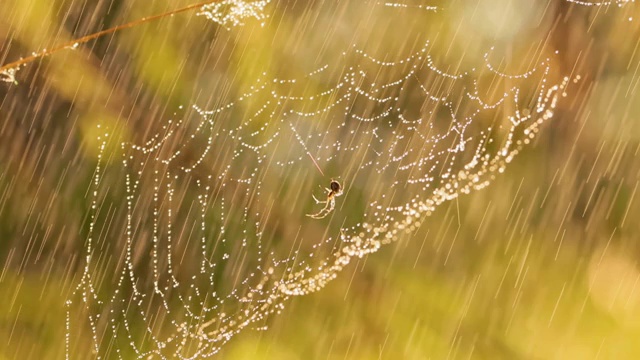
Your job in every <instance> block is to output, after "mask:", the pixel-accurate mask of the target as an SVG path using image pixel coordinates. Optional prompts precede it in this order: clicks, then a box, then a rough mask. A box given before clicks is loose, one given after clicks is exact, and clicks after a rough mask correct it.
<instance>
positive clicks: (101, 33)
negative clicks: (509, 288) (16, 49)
mask: <svg viewBox="0 0 640 360" xmlns="http://www.w3.org/2000/svg"><path fill="white" fill-rule="evenodd" d="M218 1H220V0H214V1H211V0H209V1H205V2H201V3H198V4H191V5H189V6H186V7H183V8H180V9H177V10H171V11H168V12H165V13H162V14H158V15H153V16H149V17H143V18H141V19H138V20H135V21H132V22H129V23H126V24H122V25H118V26H114V27H112V28H109V29H106V30H102V31H98V32H97V33H93V34H90V35H87V36H83V37H81V38H79V39H75V40H71V41H68V42H66V43H64V44H61V45H58V46H55V47H53V48H50V49H44V50H41V51H40V52H38V53H36V54H33V55H31V56H28V57H26V58H22V59H20V60H17V61H14V62H11V63H8V64H5V65H2V66H1V67H0V72H2V71H6V70H9V69H15V68H18V67H20V66H22V65H24V64H27V63H30V62H32V61H34V60H37V59H39V58H41V57H44V56H47V55H51V54H54V53H56V52H58V51H60V50H64V49H70V48H72V47H74V46H76V44H84V43H86V42H88V41H91V40H93V39H97V38H99V37H101V36H104V35H108V34H113V33H115V32H117V31H120V30H123V29H128V28H132V27H134V26H138V25H140V24H144V23H147V22H151V21H154V20H158V19H162V18H163V17H166V16H171V15H174V14H178V13H182V12H185V11H189V10H193V9H199V8H201V7H203V6H205V5H209V4H212V3H215V2H218Z"/></svg>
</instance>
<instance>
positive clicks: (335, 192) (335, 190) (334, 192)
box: [307, 179, 342, 219]
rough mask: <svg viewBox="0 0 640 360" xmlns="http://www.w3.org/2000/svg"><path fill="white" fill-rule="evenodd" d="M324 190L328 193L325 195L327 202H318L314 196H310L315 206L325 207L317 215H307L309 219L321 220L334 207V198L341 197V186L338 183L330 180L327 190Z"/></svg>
mask: <svg viewBox="0 0 640 360" xmlns="http://www.w3.org/2000/svg"><path fill="white" fill-rule="evenodd" d="M326 190H327V191H328V192H329V193H328V194H327V200H324V201H322V200H318V199H317V198H316V197H315V196H313V195H311V196H312V197H313V200H315V201H316V204H325V205H324V207H323V208H322V210H320V211H318V212H317V213H315V214H307V216H308V217H311V218H314V219H322V218H324V217H326V216H327V215H329V213H331V212H332V211H333V209H334V208H335V207H336V196H340V195H342V186H341V185H340V183H339V182H337V181H335V180H333V179H331V183H330V184H329V188H328V189H326Z"/></svg>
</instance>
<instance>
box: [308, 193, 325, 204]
mask: <svg viewBox="0 0 640 360" xmlns="http://www.w3.org/2000/svg"><path fill="white" fill-rule="evenodd" d="M311 197H312V198H313V200H315V201H316V204H326V203H327V201H326V200H325V201H322V200H318V198H316V197H315V195H311Z"/></svg>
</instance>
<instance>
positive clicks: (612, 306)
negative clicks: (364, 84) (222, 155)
mask: <svg viewBox="0 0 640 360" xmlns="http://www.w3.org/2000/svg"><path fill="white" fill-rule="evenodd" d="M188 3H189V2H188V1H185V0H179V1H175V0H173V1H169V0H153V1H149V2H140V1H130V0H114V1H95V2H73V1H62V0H59V1H47V0H5V1H2V3H1V4H0V14H3V16H2V17H1V19H0V39H2V40H1V41H0V60H1V61H0V62H1V63H6V62H8V61H11V60H13V59H15V58H17V57H19V56H22V55H24V54H28V53H30V52H31V51H36V50H37V49H41V48H44V47H47V46H51V45H52V44H55V43H59V42H63V41H66V40H69V39H72V38H76V37H79V36H82V35H85V34H88V33H92V32H95V31H99V30H101V29H104V28H107V27H110V26H113V25H115V24H120V23H125V22H127V21H131V20H135V19H137V18H141V17H143V16H147V15H151V14H155V13H159V12H162V11H166V10H167V9H172V8H178V7H180V6H183V5H187V4H188ZM527 3H528V2H527ZM429 5H440V6H442V8H443V9H445V10H447V11H440V12H438V13H437V14H431V13H427V12H424V11H417V10H390V9H388V8H385V7H383V6H379V5H377V3H374V2H334V3H331V2H309V3H306V2H296V1H282V2H279V3H274V4H272V6H271V7H270V8H269V11H271V12H272V14H273V15H272V19H271V20H270V21H269V22H268V23H267V24H266V26H265V27H260V26H259V25H258V24H248V25H247V26H245V27H242V28H238V29H235V28H234V29H232V30H229V31H227V30H225V29H223V28H220V27H218V26H216V25H215V24H212V23H209V22H207V21H206V20H205V19H203V18H199V17H196V16H194V14H182V15H179V16H175V17H171V18H167V19H162V20H160V21H158V22H155V23H149V24H144V25H141V26H139V27H136V28H133V29H130V30H126V31H124V32H121V33H117V34H115V35H109V36H106V37H104V38H101V39H99V40H97V41H95V42H94V43H90V44H88V46H86V47H85V46H83V47H81V48H80V49H78V50H75V51H67V52H64V53H60V54H56V55H54V56H51V57H48V58H46V59H42V60H41V61H38V62H36V63H33V64H30V65H29V66H28V67H26V68H25V69H23V70H22V71H21V72H20V85H18V86H17V87H16V86H12V85H3V87H2V88H1V89H0V104H1V105H0V236H1V238H0V264H1V265H2V266H0V290H1V292H0V293H1V296H0V359H54V358H61V357H62V356H63V354H64V326H65V321H64V311H65V309H64V302H65V301H66V299H67V298H68V296H69V293H70V290H71V289H72V288H73V286H74V284H75V283H76V282H77V281H78V276H79V275H80V274H81V272H82V267H83V258H82V254H83V246H84V242H85V239H86V232H87V229H86V227H87V209H88V207H89V200H88V197H87V196H86V194H87V191H88V190H87V189H88V188H89V182H90V179H91V174H92V173H93V171H94V169H95V165H96V161H97V159H96V157H97V154H98V152H97V151H96V150H97V148H98V147H99V143H98V142H97V141H96V138H97V134H96V132H95V131H96V130H95V129H96V125H97V124H102V126H103V129H104V128H107V129H109V130H108V131H110V132H111V134H112V140H111V141H110V143H109V146H108V149H107V151H106V158H107V159H106V160H107V162H110V163H113V162H115V161H117V159H118V157H117V156H118V154H119V151H120V149H119V147H118V144H119V142H120V141H123V140H131V141H139V140H142V139H145V137H146V136H148V135H149V133H152V132H153V129H157V128H158V126H159V124H160V122H161V121H164V120H166V119H169V118H172V117H174V116H176V115H174V113H175V112H176V111H177V110H176V109H177V108H178V107H179V106H180V105H186V106H188V105H190V104H194V103H196V104H206V105H208V106H209V105H211V106H213V105H215V104H220V103H223V102H224V101H226V100H228V99H233V98H235V97H237V96H238V95H239V94H241V93H242V92H243V91H245V90H246V89H247V88H248V87H249V86H250V85H251V84H253V82H254V81H255V79H256V78H259V77H260V76H261V74H262V73H263V72H268V73H269V74H273V73H276V74H278V76H279V77H282V78H286V77H295V76H298V75H300V74H301V73H305V72H308V71H309V70H312V69H314V68H315V67H317V66H319V65H322V64H325V63H332V62H334V61H335V60H336V59H338V58H342V56H343V55H342V51H344V49H347V48H348V47H349V46H350V45H351V44H353V43H357V44H359V45H361V46H362V47H363V48H364V49H365V50H366V51H369V52H372V53H378V54H388V56H389V58H393V57H394V54H406V53H409V52H410V51H409V50H411V49H412V48H413V47H414V46H415V45H414V44H416V43H420V42H421V41H424V40H425V39H426V38H432V39H433V44H434V47H435V49H436V50H434V51H435V53H436V54H437V56H436V60H437V62H438V63H439V65H442V67H443V68H445V69H447V70H451V71H453V70H456V69H465V68H470V67H473V66H477V65H474V64H477V63H478V62H479V61H480V62H481V61H482V54H484V52H485V51H486V49H487V47H488V46H491V45H495V46H496V47H499V48H501V49H502V50H505V49H506V51H505V53H507V54H511V55H510V56H505V58H504V59H503V62H504V63H505V64H507V65H504V64H503V65H504V66H505V67H506V69H510V68H509V66H512V67H513V68H514V69H521V68H523V67H525V68H526V66H527V65H528V64H529V63H531V62H533V60H532V59H531V56H532V54H534V53H535V54H537V55H540V54H551V53H553V52H554V51H555V50H559V52H560V54H559V57H558V60H556V61H557V63H555V64H553V65H554V66H555V68H556V69H560V70H558V74H556V75H557V76H558V77H559V76H562V75H565V73H564V72H567V73H571V74H573V75H576V74H581V75H582V76H583V78H584V81H582V82H581V83H580V86H579V87H577V88H576V89H575V90H574V91H575V92H574V93H571V94H569V97H568V98H567V99H566V100H565V102H564V103H562V104H561V105H560V111H559V112H558V114H557V116H556V118H555V119H554V120H553V122H552V123H551V124H550V125H549V126H547V127H546V128H545V133H544V134H543V135H542V136H541V137H540V138H539V140H538V141H537V143H536V144H535V145H534V146H532V147H531V148H529V149H527V150H526V151H525V152H524V154H523V155H522V156H521V157H519V158H518V159H517V160H516V162H515V163H514V164H513V165H512V166H511V167H510V168H509V169H508V170H507V173H506V174H505V175H502V176H500V177H498V179H497V180H496V182H495V183H494V184H493V185H492V186H490V187H489V188H488V189H486V190H484V191H481V192H478V193H474V194H471V195H469V196H466V197H462V198H460V199H459V201H455V202H452V203H449V204H447V205H446V206H445V207H443V208H440V209H439V210H438V211H437V212H436V214H434V215H433V216H432V217H431V218H429V219H427V221H425V222H424V225H423V226H422V227H421V228H420V229H419V230H418V231H417V232H415V233H414V234H411V236H407V237H406V239H404V240H403V241H402V242H400V243H397V244H394V245H392V246H391V247H389V248H386V249H384V250H383V251H381V252H379V253H377V254H374V255H372V256H370V257H367V258H365V259H362V260H361V261H360V262H359V263H357V264H352V265H351V266H350V268H349V270H348V272H347V273H345V274H343V276H341V277H340V278H339V279H338V280H336V281H335V283H333V284H331V285H329V286H328V287H327V288H326V289H324V290H323V291H321V292H319V293H317V294H314V295H310V296H307V297H304V298H299V299H294V300H293V301H292V302H291V304H290V305H289V306H288V307H287V308H286V309H285V310H284V313H283V314H282V315H280V316H277V317H275V318H273V319H271V320H270V321H271V324H270V328H269V330H267V331H264V332H252V331H248V332H245V333H243V334H241V335H240V336H239V337H237V338H236V339H234V340H233V341H232V342H231V343H230V344H229V346H228V347H227V348H225V349H224V350H223V353H222V355H221V357H222V358H229V359H300V358H305V359H327V358H330V359H333V358H336V359H337V358H350V359H378V358H386V359H397V358H407V359H425V358H432V359H445V358H452V359H458V358H460V359H466V358H473V359H583V358H596V357H597V358H602V359H634V358H638V357H640V344H639V343H638V342H637V339H638V337H639V336H640V321H638V319H640V295H638V294H640V290H637V289H636V284H637V280H638V279H639V277H640V272H639V270H638V266H637V262H638V259H640V253H639V252H638V251H639V250H640V249H639V246H638V243H637V238H638V236H637V234H638V233H639V230H640V229H639V224H638V222H637V218H638V216H640V205H639V203H640V202H639V199H638V198H639V197H640V195H638V194H637V190H638V182H639V176H640V175H639V174H640V172H639V166H638V164H639V162H638V160H637V156H638V152H639V149H640V136H639V134H640V126H639V122H638V117H640V108H638V105H637V104H640V99H638V92H637V87H638V84H639V82H640V81H639V79H640V78H639V77H638V74H637V69H638V68H640V59H639V56H640V55H639V54H638V53H637V51H636V50H637V44H638V43H640V36H639V34H638V33H639V32H640V21H639V20H640V10H639V9H638V7H637V6H634V5H633V4H630V5H628V6H624V7H621V8H618V7H605V8H582V7H579V6H576V5H571V4H569V3H567V2H565V1H560V0H558V1H550V2H548V3H540V4H537V3H536V4H534V3H528V4H527V6H526V8H521V7H519V6H524V5H523V2H522V1H515V0H514V1H506V0H505V1H500V2H498V3H493V4H492V3H491V2H489V1H488V0H482V1H479V2H475V1H461V2H456V3H455V4H450V5H449V4H447V3H446V2H440V3H438V4H432V3H430V4H429ZM628 19H630V21H629V20H628ZM636 19H638V20H636ZM533 48H535V49H537V50H536V51H533V50H532V49H533ZM398 57H402V56H398ZM563 71H564V72H563ZM337 76H338V75H337V74H327V75H326V77H324V78H321V80H314V81H315V82H313V81H310V82H309V83H308V84H307V87H305V88H304V92H305V94H314V93H317V92H318V89H323V88H324V87H325V86H326V85H327V84H330V83H331V82H332V81H333V80H335V78H336V77H337ZM323 81H324V83H323ZM483 81H487V82H490V81H491V79H483ZM523 90H524V91H529V92H533V91H534V89H523ZM263 100H264V99H256V104H258V103H261V102H262V101H263ZM314 105H315V106H317V104H311V106H310V107H313V106H314ZM238 111H239V112H242V111H250V109H241V110H238ZM184 112H187V110H185V111H184ZM180 115H182V114H180ZM487 121H488V120H487ZM256 126H257V125H256ZM331 170H332V171H335V172H337V170H336V169H331ZM105 181H109V179H107V180H105ZM276 181H281V182H282V183H280V182H278V183H277V184H275V182H276ZM287 181H288V180H287V179H281V180H277V179H276V180H273V182H274V186H276V185H279V186H280V185H282V184H285V186H284V187H287V185H288V184H289V183H288V182H287ZM114 186H117V185H116V184H114ZM356 186H360V187H361V189H360V190H359V191H360V192H356V193H354V194H353V196H354V199H355V200H354V202H355V203H358V201H360V202H363V201H365V200H363V199H364V195H363V194H364V193H366V191H367V190H369V189H371V188H374V187H375V184H359V185H354V187H356ZM309 188H311V185H309V186H308V188H306V189H301V190H300V191H306V190H307V189H309ZM283 191H284V190H283ZM118 201H122V200H118V199H117V198H115V197H114V199H113V200H112V201H111V204H113V206H114V208H118V209H121V207H122V203H118ZM279 206H281V207H282V208H283V211H284V208H287V207H288V201H287V199H285V200H284V201H283V204H281V205H279ZM114 211H115V210H114ZM344 215H345V216H347V217H349V216H350V215H349V214H344ZM296 221H297V220H296ZM240 226H241V225H237V228H236V229H235V231H239V230H238V228H239V227H240ZM232 228H233V227H232ZM295 228H296V224H295V223H291V224H286V225H283V229H280V230H279V231H280V233H279V234H280V237H279V238H280V239H281V241H282V242H283V245H282V246H283V247H286V246H287V245H290V242H291V241H293V240H292V239H290V238H291V236H289V235H291V231H292V230H291V229H295ZM318 231H323V229H321V228H319V229H318ZM106 244H108V245H106V247H105V248H104V249H103V251H104V254H105V255H104V256H105V257H104V258H103V259H101V261H100V262H99V264H101V265H104V266H105V268H106V269H107V270H105V271H104V273H103V275H104V276H105V278H103V279H102V280H103V281H105V282H107V283H108V282H109V281H110V280H111V279H110V278H109V277H108V275H109V274H108V271H109V270H108V269H110V268H109V264H110V262H111V261H116V260H114V259H112V258H111V257H112V256H115V255H114V254H118V244H117V243H116V242H115V241H114V242H113V243H109V241H106ZM220 276H223V275H222V274H221V275H220ZM105 291H106V290H105ZM72 311H73V312H74V313H73V316H72V318H74V319H77V318H81V317H82V316H83V314H82V310H81V309H75V308H73V309H72ZM76 311H77V313H76ZM138 330H139V329H138ZM72 336H73V337H74V339H75V340H76V341H77V345H76V347H74V348H73V349H72V355H73V356H72V358H74V359H75V358H78V359H81V358H90V355H88V354H90V352H89V351H90V350H89V347H90V344H91V338H90V334H89V333H87V332H82V331H76V332H74V333H73V334H72ZM127 356H129V355H127Z"/></svg>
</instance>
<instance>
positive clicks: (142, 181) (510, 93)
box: [66, 42, 570, 359]
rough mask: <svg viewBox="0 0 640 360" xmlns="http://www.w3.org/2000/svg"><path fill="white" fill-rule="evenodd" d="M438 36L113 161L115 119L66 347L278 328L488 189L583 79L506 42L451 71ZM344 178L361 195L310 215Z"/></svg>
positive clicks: (272, 83)
mask: <svg viewBox="0 0 640 360" xmlns="http://www.w3.org/2000/svg"><path fill="white" fill-rule="evenodd" d="M430 46H431V45H430V43H429V42H426V43H425V44H424V46H422V47H421V48H420V49H418V50H417V51H414V52H413V53H411V54H409V55H407V56H405V57H404V58H399V59H396V60H393V61H391V60H387V59H380V58H378V57H376V56H375V55H372V54H368V53H366V52H365V51H363V50H360V49H359V48H357V47H354V48H352V49H350V50H348V51H345V52H344V53H343V59H342V63H341V64H331V65H325V66H322V67H320V68H318V69H316V70H314V71H312V72H310V73H308V74H306V75H305V76H301V77H298V78H288V79H284V78H279V77H277V76H275V77H273V76H269V74H266V73H264V74H262V77H261V78H259V79H257V80H256V81H255V83H254V84H253V85H251V86H250V87H249V89H248V90H247V92H246V93H244V94H243V95H241V96H239V97H237V98H235V99H233V100H229V101H223V100H220V103H218V104H214V105H211V104H208V105H206V106H203V107H200V106H198V105H194V106H193V107H192V109H187V110H185V111H184V114H181V115H178V114H176V115H175V118H173V119H170V120H168V121H167V122H166V123H165V124H164V126H163V129H162V131H160V132H158V133H156V134H155V135H153V136H150V137H149V138H148V140H147V141H145V142H143V143H138V144H131V143H122V144H120V146H121V152H120V154H119V155H118V156H119V157H120V158H115V159H114V158H112V157H110V156H107V155H106V150H105V149H107V148H108V146H109V144H110V142H112V140H111V138H110V136H111V135H110V134H111V133H110V129H102V130H103V131H104V135H103V136H102V137H101V138H100V139H99V140H100V141H101V143H102V145H101V154H100V157H99V162H98V166H97V168H96V170H95V176H94V179H93V183H92V187H91V190H90V196H91V199H92V200H91V203H92V205H91V211H90V219H89V236H88V238H87V245H86V257H85V261H86V266H85V268H84V273H83V276H82V278H81V280H80V282H79V284H78V287H77V289H76V292H75V294H74V296H73V297H72V299H71V300H69V301H68V303H67V304H68V306H69V307H71V306H72V305H74V304H79V305H80V306H81V307H82V308H83V309H84V311H85V312H84V315H85V316H84V317H83V319H72V318H71V316H70V315H68V317H67V324H66V326H67V356H68V354H69V351H70V350H69V349H70V347H71V346H72V345H71V344H72V342H73V341H72V339H71V338H70V334H71V328H75V327H87V328H88V329H89V330H90V331H91V334H92V337H93V351H94V352H95V354H96V356H97V357H98V358H101V357H111V356H114V355H115V356H117V357H118V358H131V357H135V358H147V357H153V356H155V357H159V358H163V359H173V358H180V359H196V358H207V357H210V356H213V355H215V354H216V353H218V352H219V351H220V350H221V349H222V348H223V346H224V345H225V344H226V343H227V342H228V341H229V340H231V339H232V338H233V337H234V336H235V335H237V334H238V333H240V332H242V331H243V330H246V329H256V330H264V329H266V328H267V327H268V320H269V318H270V317H271V316H273V315H277V314H279V313H280V312H281V311H282V309H283V308H284V306H285V305H286V304H287V301H288V300H289V299H290V298H291V297H293V296H302V295H306V294H309V293H313V292H316V291H319V290H321V289H322V288H323V287H325V286H326V285H327V284H328V283H329V282H330V281H331V280H333V279H336V278H337V277H338V276H339V275H340V273H341V272H342V270H343V269H345V267H346V266H347V265H349V263H350V262H352V261H353V260H354V259H357V258H362V257H364V256H367V255H368V254H371V253H374V252H376V251H378V250H380V249H381V248H383V247H384V246H385V245H388V244H391V243H394V242H396V241H398V240H400V239H402V238H403V237H410V235H411V233H412V232H414V231H415V230H416V229H417V228H419V227H420V226H421V225H423V224H424V223H425V221H427V219H428V216H429V215H430V214H431V213H432V212H433V211H435V210H436V209H437V208H438V207H439V206H440V205H441V204H443V203H445V202H447V201H450V200H453V199H455V198H457V197H458V196H460V195H463V194H468V193H470V192H473V191H477V190H480V189H482V188H484V187H486V186H488V185H489V184H490V183H491V181H492V180H493V179H494V178H495V176H496V175H497V174H500V173H502V172H504V171H505V170H506V168H507V166H508V165H509V163H511V162H512V161H513V159H514V158H515V157H516V156H517V155H518V153H519V152H520V151H521V150H522V148H523V147H525V146H526V145H528V144H530V143H531V142H532V141H533V139H534V138H535V137H536V135H537V134H538V132H539V130H540V127H541V126H542V124H543V123H544V122H545V121H547V120H550V119H551V118H552V117H553V115H554V110H555V108H556V106H557V103H558V101H559V100H560V99H561V98H562V97H563V96H564V95H565V94H564V92H565V90H566V87H567V86H568V85H569V83H570V79H569V78H566V77H565V78H563V79H561V80H560V81H558V82H557V83H554V81H553V80H552V79H553V78H552V76H551V75H550V74H551V73H552V72H551V61H550V60H549V59H543V60H542V61H540V62H538V63H537V64H535V65H534V66H533V67H531V69H530V70H528V71H526V72H523V73H519V74H507V73H504V72H501V71H500V70H498V68H497V67H495V66H494V65H492V61H491V58H492V50H491V51H489V52H487V53H486V54H485V55H484V57H483V62H482V64H480V66H478V67H477V68H470V69H468V70H467V71H463V72H459V73H449V72H446V71H443V70H441V69H440V68H438V66H437V65H436V64H437V62H436V59H434V58H433V57H432V55H430ZM317 84H322V88H321V89H318V90H317V91H309V89H310V88H313V89H316V88H318V86H316V85H317ZM531 84H534V85H533V86H532V85H531ZM525 85H526V86H525ZM524 89H528V90H524ZM531 89H534V90H531ZM416 104H419V106H416ZM319 170H320V171H319ZM320 173H322V174H320ZM323 174H326V175H328V176H323ZM332 179H335V180H337V181H339V182H340V183H341V184H342V188H343V192H344V193H343V194H342V196H340V197H337V198H334V200H335V203H336V205H335V208H331V209H330V212H329V213H328V216H327V217H325V218H322V219H313V218H309V217H308V216H307V215H308V214H313V213H316V212H317V211H319V210H320V209H321V208H322V205H318V204H316V203H315V201H314V199H313V196H315V197H317V198H318V199H320V200H324V199H323V197H324V198H327V191H326V190H325V188H327V187H329V183H330V182H331V181H332ZM373 184H374V185H373ZM114 198H115V199H121V198H124V199H125V200H126V201H124V203H125V206H124V207H123V208H118V207H117V206H116V205H114V203H115V202H114V201H113V200H112V199H114ZM304 199H306V200H304ZM327 200H328V199H327ZM114 224H115V225H114ZM109 238H117V239H123V241H122V247H121V248H119V249H116V250H115V251H112V252H113V253H116V254H121V255H122V256H121V257H120V258H119V259H117V261H111V260H110V259H107V258H106V257H105V256H103V254H104V253H105V251H104V249H105V247H108V246H110V245H109V242H108V241H107V240H106V239H109ZM114 246H118V245H114ZM68 314H70V311H68Z"/></svg>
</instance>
